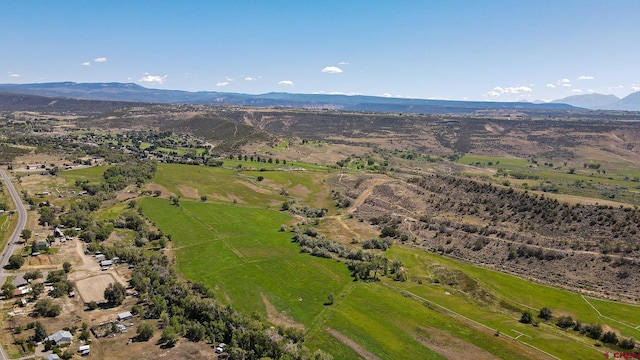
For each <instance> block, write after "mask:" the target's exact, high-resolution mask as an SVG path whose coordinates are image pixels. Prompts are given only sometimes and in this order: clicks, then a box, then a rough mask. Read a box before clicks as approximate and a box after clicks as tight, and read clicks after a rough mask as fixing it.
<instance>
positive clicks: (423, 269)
mask: <svg viewBox="0 0 640 360" xmlns="http://www.w3.org/2000/svg"><path fill="white" fill-rule="evenodd" d="M386 254H387V256H389V257H390V258H393V259H396V258H397V259H400V260H401V261H402V262H403V263H404V264H405V266H406V267H407V268H408V269H409V274H410V276H411V277H414V276H417V277H422V278H429V277H430V276H432V273H431V272H430V270H429V269H430V267H431V266H432V265H434V264H435V265H442V266H445V267H448V268H452V269H458V270H460V271H462V272H463V273H465V274H466V275H468V276H469V277H471V278H472V279H475V280H477V281H478V282H479V283H480V284H481V285H482V286H483V287H485V288H486V289H488V290H489V291H490V292H491V293H492V294H493V295H494V296H495V297H496V298H497V299H498V300H506V301H508V302H510V303H513V304H517V306H518V307H520V308H521V309H523V310H524V309H530V310H531V311H532V312H533V313H535V314H537V311H538V310H539V309H541V308H542V307H548V308H550V309H552V310H553V311H554V315H556V316H557V315H569V316H571V317H572V318H573V319H574V320H575V319H579V320H580V321H581V322H583V323H601V324H608V325H610V326H611V327H613V328H616V329H618V330H620V332H621V334H622V335H623V336H626V337H628V336H633V337H634V338H636V339H637V338H640V330H636V329H633V327H635V326H638V325H640V307H637V306H633V305H627V304H621V303H616V302H608V301H602V300H596V299H591V298H588V301H589V302H590V303H592V305H594V306H595V307H596V308H597V309H598V310H599V311H600V312H601V314H602V315H603V316H600V315H598V313H597V312H596V311H595V310H594V309H593V308H592V307H591V306H590V305H589V304H588V303H587V302H586V301H585V299H584V298H583V297H582V296H581V295H580V294H577V293H573V292H570V291H566V290H562V289H557V288H553V287H549V286H545V285H540V284H536V283H532V282H529V281H526V280H523V279H521V278H518V277H515V276H512V275H508V274H504V273H500V272H497V271H493V270H489V269H485V268H481V267H476V266H473V265H471V264H467V263H463V262H460V261H456V260H453V259H449V258H446V257H443V256H440V255H436V254H431V253H426V252H417V251H415V250H412V249H410V248H406V247H402V246H394V247H393V248H391V249H390V250H388V251H387V253H386ZM405 286H406V285H405ZM424 286H427V287H428V288H431V289H432V290H434V291H435V292H437V293H440V294H442V293H444V291H445V289H444V287H443V286H442V285H422V286H418V287H415V288H408V289H407V290H410V291H411V292H416V293H419V294H422V295H421V296H424V297H427V298H428V299H430V300H433V301H434V302H436V303H438V304H449V305H447V307H449V306H452V309H453V310H455V311H456V312H460V313H462V314H468V316H469V317H471V318H474V319H479V318H482V316H483V315H482V314H483V313H485V312H486V311H487V310H488V309H487V308H486V307H484V308H481V309H478V304H477V303H476V302H474V301H472V300H468V299H464V300H460V299H458V300H456V296H445V295H439V296H435V295H434V294H433V292H431V293H428V294H427V290H420V288H421V287H424ZM514 289H517V291H515V290H514ZM450 292H451V293H452V294H453V293H454V291H453V290H452V291H450ZM478 310H480V312H478ZM511 317H512V316H511ZM632 319H639V320H636V322H637V324H636V323H635V322H633V320H632ZM505 320H508V319H505ZM516 320H517V319H516ZM478 321H480V322H482V320H478ZM486 321H487V322H486V323H485V322H483V323H485V324H487V325H489V326H496V327H497V326H498V322H499V321H496V319H487V320H486ZM621 324H627V325H629V326H624V325H621Z"/></svg>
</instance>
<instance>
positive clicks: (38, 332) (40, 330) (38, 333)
mask: <svg viewBox="0 0 640 360" xmlns="http://www.w3.org/2000/svg"><path fill="white" fill-rule="evenodd" d="M34 329H35V333H34V334H33V341H35V342H40V341H42V340H44V339H46V338H47V329H46V328H45V327H44V325H42V323H41V322H40V321H36V323H35V326H34Z"/></svg>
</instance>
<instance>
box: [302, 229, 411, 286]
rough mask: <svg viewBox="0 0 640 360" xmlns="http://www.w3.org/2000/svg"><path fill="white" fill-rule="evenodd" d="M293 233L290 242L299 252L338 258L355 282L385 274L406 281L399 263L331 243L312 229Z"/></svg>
mask: <svg viewBox="0 0 640 360" xmlns="http://www.w3.org/2000/svg"><path fill="white" fill-rule="evenodd" d="M293 231H294V235H293V239H292V240H293V242H295V243H298V244H299V245H300V252H303V253H309V254H311V255H313V256H318V257H324V258H333V254H335V255H336V256H337V257H338V258H340V259H343V260H346V262H347V267H348V268H349V270H350V271H351V274H352V276H353V277H354V278H355V279H356V280H377V279H378V274H382V275H387V273H391V274H393V279H394V280H396V281H405V280H407V274H406V272H405V270H404V268H403V266H402V263H401V262H399V261H389V259H387V258H386V257H384V256H382V255H378V254H375V253H373V252H369V251H363V250H362V249H353V248H351V247H349V246H347V245H344V244H341V243H339V242H336V241H331V240H329V239H327V238H326V237H325V236H324V235H321V234H318V231H317V230H316V229H314V228H312V227H307V228H305V229H304V230H300V229H294V230H293ZM376 240H377V239H376ZM382 243H385V242H384V241H383V242H382Z"/></svg>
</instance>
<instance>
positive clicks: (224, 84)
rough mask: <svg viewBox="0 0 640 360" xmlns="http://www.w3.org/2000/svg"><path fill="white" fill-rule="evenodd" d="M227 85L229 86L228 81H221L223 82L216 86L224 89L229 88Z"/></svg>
mask: <svg viewBox="0 0 640 360" xmlns="http://www.w3.org/2000/svg"><path fill="white" fill-rule="evenodd" d="M227 85H229V82H228V81H221V82H219V83H217V84H216V86H217V87H224V86H227Z"/></svg>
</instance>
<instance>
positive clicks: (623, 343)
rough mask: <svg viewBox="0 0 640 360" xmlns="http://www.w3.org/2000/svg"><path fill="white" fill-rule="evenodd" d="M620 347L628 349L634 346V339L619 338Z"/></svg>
mask: <svg viewBox="0 0 640 360" xmlns="http://www.w3.org/2000/svg"><path fill="white" fill-rule="evenodd" d="M619 345H620V347H621V348H623V349H626V350H630V349H633V348H635V347H636V341H635V340H634V339H633V338H632V337H630V338H628V339H620V344H619Z"/></svg>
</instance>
